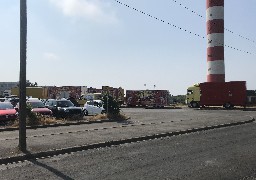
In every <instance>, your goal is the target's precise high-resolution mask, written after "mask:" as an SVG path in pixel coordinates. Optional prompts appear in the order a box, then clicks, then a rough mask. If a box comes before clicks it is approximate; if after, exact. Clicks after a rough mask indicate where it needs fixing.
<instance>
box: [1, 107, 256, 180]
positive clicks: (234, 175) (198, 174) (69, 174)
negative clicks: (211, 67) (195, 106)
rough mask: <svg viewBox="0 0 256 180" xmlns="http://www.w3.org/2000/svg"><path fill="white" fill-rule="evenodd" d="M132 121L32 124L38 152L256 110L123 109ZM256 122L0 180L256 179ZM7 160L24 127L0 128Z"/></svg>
mask: <svg viewBox="0 0 256 180" xmlns="http://www.w3.org/2000/svg"><path fill="white" fill-rule="evenodd" d="M123 112H124V113H125V114H126V115H127V116H130V117H131V119H130V120H129V121H128V122H121V123H120V122H107V123H102V124H101V123H96V124H84V125H79V126H78V125H72V126H66V127H51V128H45V129H28V130H27V142H28V150H29V151H30V152H32V153H33V152H40V151H47V150H52V149H58V148H67V147H72V146H79V145H87V144H93V143H99V142H104V141H111V140H119V139H125V138H131V137H141V136H145V135H152V134H154V133H165V132H174V131H177V130H184V129H188V128H196V127H202V126H212V125H217V124H222V123H230V122H231V123H232V122H239V121H245V120H249V119H252V117H256V111H241V110H228V111H227V110H192V109H187V108H184V109H131V108H127V109H123ZM255 128H256V127H255V123H254V122H253V123H250V124H246V125H240V126H234V127H229V128H221V129H215V130H209V131H202V132H198V133H190V134H187V135H180V136H173V137H169V138H164V139H154V140H148V141H145V142H137V143H129V144H123V145H118V146H112V147H110V148H109V147H106V148H100V149H93V150H87V151H81V152H76V153H72V154H65V155H58V156H54V157H46V159H38V160H30V161H25V162H18V163H13V164H7V165H0V179H254V177H255V179H256V176H255V172H256V171H255V168H256V166H255V163H254V160H255V155H254V154H255V153H254V150H255V149H256V148H255V141H256V139H255V135H254V134H255V133H254V132H255ZM0 143H1V146H0V157H1V158H4V157H8V156H15V155H17V154H16V152H15V149H17V145H18V131H6V132H0Z"/></svg>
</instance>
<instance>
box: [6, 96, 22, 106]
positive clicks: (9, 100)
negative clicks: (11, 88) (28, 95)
mask: <svg viewBox="0 0 256 180" xmlns="http://www.w3.org/2000/svg"><path fill="white" fill-rule="evenodd" d="M19 100H20V99H19V98H17V97H7V98H6V100H5V101H6V102H10V103H11V104H12V105H13V107H15V106H16V105H17V103H18V102H19Z"/></svg>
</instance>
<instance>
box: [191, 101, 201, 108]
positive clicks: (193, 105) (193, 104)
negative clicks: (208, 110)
mask: <svg viewBox="0 0 256 180" xmlns="http://www.w3.org/2000/svg"><path fill="white" fill-rule="evenodd" d="M191 107H192V108H198V107H199V105H198V103H197V102H194V101H193V102H191Z"/></svg>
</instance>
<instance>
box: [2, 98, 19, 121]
mask: <svg viewBox="0 0 256 180" xmlns="http://www.w3.org/2000/svg"><path fill="white" fill-rule="evenodd" d="M17 116H18V113H17V111H16V110H15V109H14V107H13V105H12V104H11V103H10V102H0V121H9V120H15V119H16V118H17Z"/></svg>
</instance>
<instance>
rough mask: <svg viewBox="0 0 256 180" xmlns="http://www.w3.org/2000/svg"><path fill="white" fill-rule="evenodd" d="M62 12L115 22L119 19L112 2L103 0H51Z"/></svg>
mask: <svg viewBox="0 0 256 180" xmlns="http://www.w3.org/2000/svg"><path fill="white" fill-rule="evenodd" d="M49 1H50V3H52V4H53V5H54V6H56V7H57V8H59V9H60V10H61V11H62V13H63V14H64V15H66V16H69V17H78V18H86V19H88V20H93V21H97V22H105V23H114V22H116V21H117V18H116V16H115V13H114V11H113V10H111V9H110V4H108V3H106V2H105V3H103V2H102V1H101V0H49Z"/></svg>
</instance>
